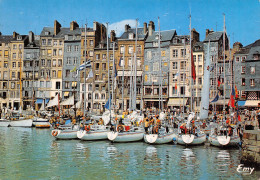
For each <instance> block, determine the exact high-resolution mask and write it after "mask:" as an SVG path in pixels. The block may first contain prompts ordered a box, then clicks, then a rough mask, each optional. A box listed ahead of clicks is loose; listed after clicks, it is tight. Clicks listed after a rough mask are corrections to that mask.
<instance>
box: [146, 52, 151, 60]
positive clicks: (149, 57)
mask: <svg viewBox="0 0 260 180" xmlns="http://www.w3.org/2000/svg"><path fill="white" fill-rule="evenodd" d="M147 58H148V59H152V51H147Z"/></svg>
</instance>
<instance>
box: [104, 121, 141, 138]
mask: <svg viewBox="0 0 260 180" xmlns="http://www.w3.org/2000/svg"><path fill="white" fill-rule="evenodd" d="M126 127H129V126H122V125H118V126H117V128H116V131H110V132H108V133H107V138H108V140H110V141H112V142H135V141H141V140H143V138H144V129H143V128H140V127H132V128H131V129H129V130H127V128H126ZM120 128H122V129H121V130H120Z"/></svg>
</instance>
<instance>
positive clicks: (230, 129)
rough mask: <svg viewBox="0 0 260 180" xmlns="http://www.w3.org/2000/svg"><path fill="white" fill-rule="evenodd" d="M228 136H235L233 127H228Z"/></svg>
mask: <svg viewBox="0 0 260 180" xmlns="http://www.w3.org/2000/svg"><path fill="white" fill-rule="evenodd" d="M227 128H228V136H232V135H233V127H231V126H230V125H228V127H227Z"/></svg>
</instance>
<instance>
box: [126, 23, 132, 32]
mask: <svg viewBox="0 0 260 180" xmlns="http://www.w3.org/2000/svg"><path fill="white" fill-rule="evenodd" d="M130 28H131V26H129V24H126V25H125V32H127V31H128V29H130Z"/></svg>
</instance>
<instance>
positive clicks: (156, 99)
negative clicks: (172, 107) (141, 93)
mask: <svg viewBox="0 0 260 180" xmlns="http://www.w3.org/2000/svg"><path fill="white" fill-rule="evenodd" d="M144 101H160V100H159V99H144ZM163 101H166V100H165V99H163Z"/></svg>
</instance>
